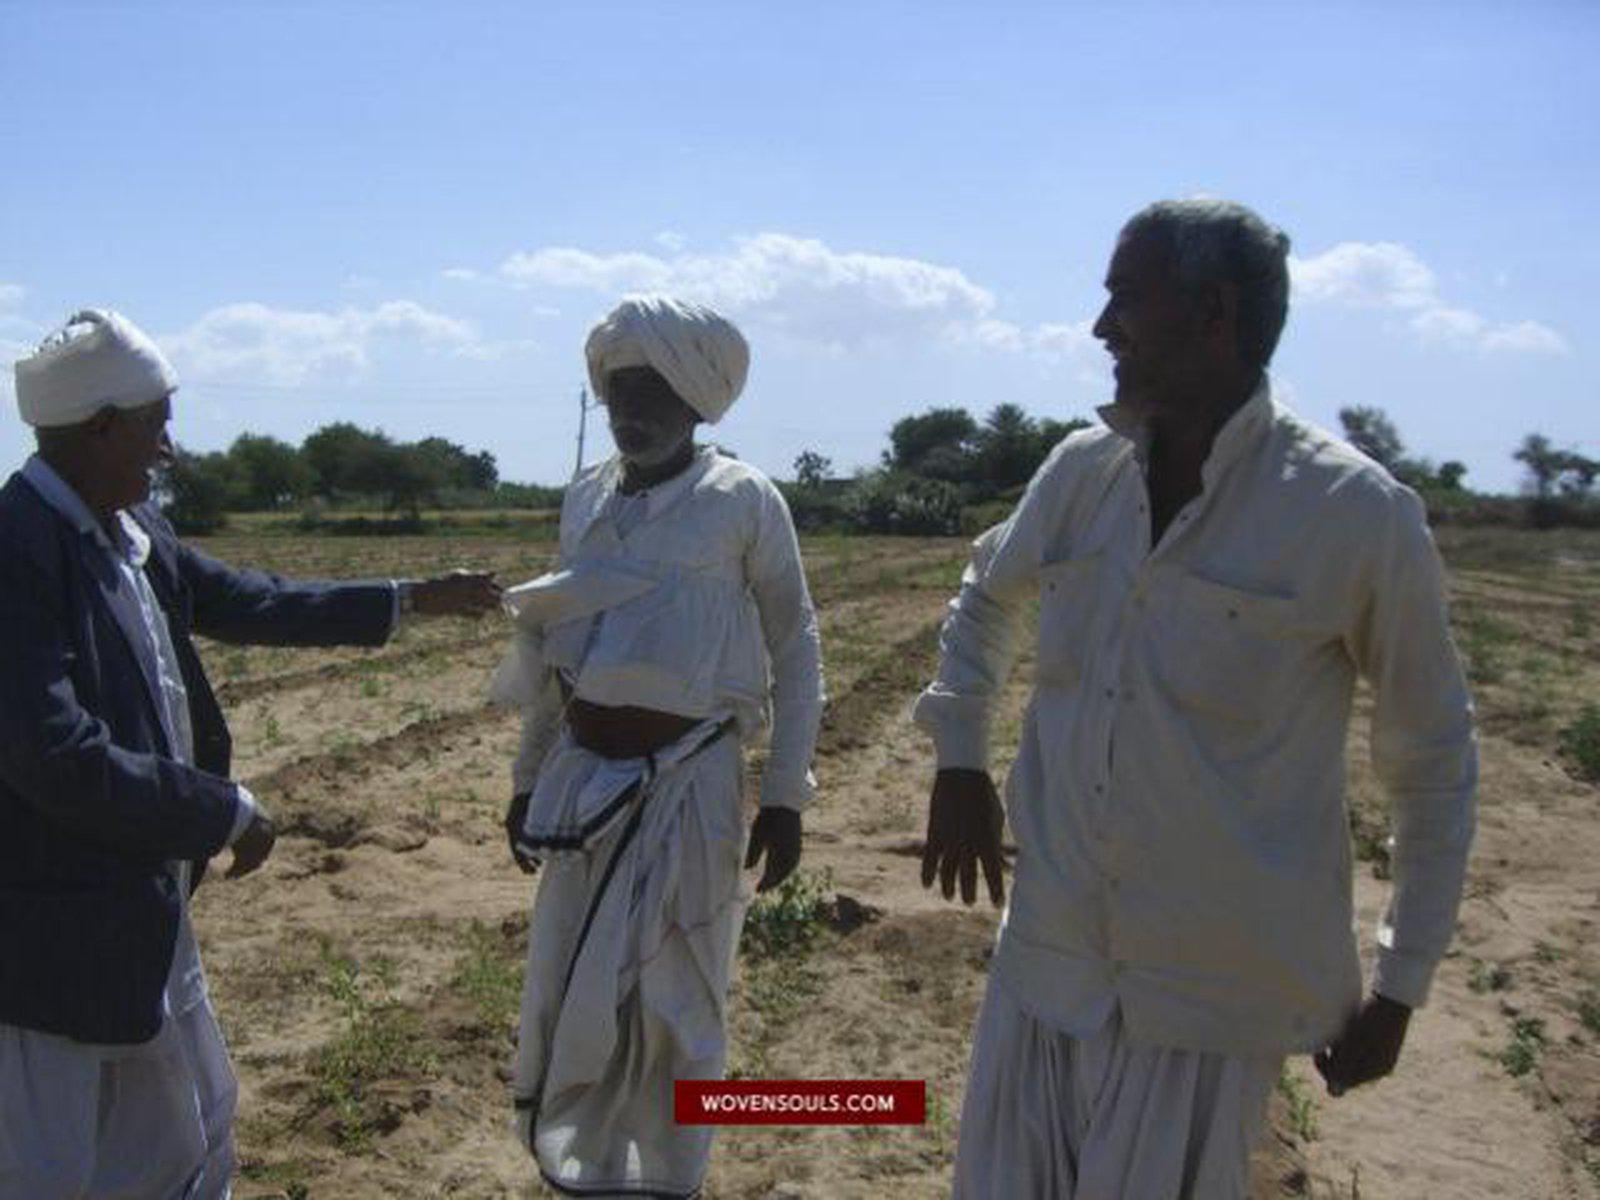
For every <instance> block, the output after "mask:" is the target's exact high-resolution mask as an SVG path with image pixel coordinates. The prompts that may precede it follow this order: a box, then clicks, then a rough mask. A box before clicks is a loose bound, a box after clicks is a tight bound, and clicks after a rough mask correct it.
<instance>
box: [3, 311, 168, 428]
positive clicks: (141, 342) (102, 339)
mask: <svg viewBox="0 0 1600 1200" xmlns="http://www.w3.org/2000/svg"><path fill="white" fill-rule="evenodd" d="M15 370H16V377H17V409H18V410H19V411H20V412H21V413H22V419H23V420H24V421H26V422H27V423H28V424H29V425H34V426H55V425H76V424H78V423H79V422H80V421H86V420H88V419H89V418H90V417H92V416H94V414H95V413H97V412H99V411H100V410H101V409H102V408H104V407H106V406H107V405H108V404H109V405H112V406H114V407H116V408H142V407H143V406H144V405H146V404H154V403H155V402H156V401H157V400H160V399H162V398H163V397H165V396H167V395H169V394H170V393H172V392H173V391H174V390H175V389H176V388H177V386H178V373H177V372H176V371H174V370H173V369H172V364H171V363H169V362H168V361H167V359H166V356H165V355H163V354H162V353H161V351H160V350H159V349H157V348H156V344H155V343H154V342H152V341H151V340H150V339H149V338H148V337H146V336H145V334H144V332H143V331H142V330H141V329H140V328H139V327H138V326H137V325H135V324H134V323H133V322H132V321H130V320H128V318H127V317H124V316H122V315H121V314H120V313H114V312H109V311H106V310H103V309H97V308H90V309H85V310H84V311H83V312H80V313H74V314H73V315H72V316H71V317H70V318H68V320H67V324H66V326H65V327H64V328H63V329H61V330H60V331H58V332H56V333H53V334H51V335H50V336H49V337H47V338H46V339H45V340H44V341H43V342H41V343H40V344H39V348H38V349H37V350H35V351H34V352H33V354H32V355H31V356H30V357H28V358H20V359H18V360H17V363H16V367H15Z"/></svg>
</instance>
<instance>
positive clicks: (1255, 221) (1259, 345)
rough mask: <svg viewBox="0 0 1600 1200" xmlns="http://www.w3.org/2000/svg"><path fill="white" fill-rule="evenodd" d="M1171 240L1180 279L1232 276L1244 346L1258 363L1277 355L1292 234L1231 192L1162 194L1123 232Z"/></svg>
mask: <svg viewBox="0 0 1600 1200" xmlns="http://www.w3.org/2000/svg"><path fill="white" fill-rule="evenodd" d="M1132 234H1141V235H1143V234H1153V235H1155V236H1156V237H1157V238H1159V239H1161V241H1162V242H1163V243H1164V245H1165V248H1166V251H1167V254H1168V256H1169V261H1170V262H1171V264H1172V271H1173V274H1174V275H1175V276H1176V278H1177V281H1178V284H1179V286H1180V287H1182V288H1184V289H1185V290H1186V291H1194V290H1197V289H1198V288H1200V287H1202V286H1204V285H1205V284H1213V283H1231V284H1233V285H1234V286H1236V287H1237V288H1238V289H1239V354H1240V357H1242V358H1243V359H1244V360H1245V361H1246V362H1248V363H1249V364H1250V365H1251V366H1254V367H1265V366H1266V365H1267V363H1268V362H1270V361H1271V360H1272V352H1273V350H1275V349H1276V348H1277V345H1278V337H1279V335H1280V334H1282V333H1283V323H1284V321H1285V320H1286V319H1287V318H1288V315H1289V235H1288V234H1286V233H1284V232H1283V230H1281V229H1279V228H1277V227H1276V226H1274V225H1271V224H1268V223H1267V222H1266V221H1265V220H1263V219H1262V218H1261V216H1260V215H1259V214H1257V213H1256V212H1255V211H1253V210H1252V209H1249V208H1246V207H1245V206H1244V205H1243V204H1237V203H1235V202H1234V201H1232V200H1214V199H1196V200H1158V201H1156V203H1154V204H1152V205H1150V206H1149V207H1147V208H1143V209H1141V210H1140V211H1138V212H1137V213H1135V214H1134V215H1133V216H1132V217H1131V218H1130V219H1129V221H1128V223H1127V224H1126V225H1124V226H1123V227H1122V236H1123V237H1128V236H1130V235H1132Z"/></svg>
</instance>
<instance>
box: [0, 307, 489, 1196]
mask: <svg viewBox="0 0 1600 1200" xmlns="http://www.w3.org/2000/svg"><path fill="white" fill-rule="evenodd" d="M15 371H16V391H17V405H18V408H19V409H20V411H21V414H22V418H23V420H24V421H26V422H27V423H28V424H29V425H31V426H33V428H34V431H35V436H36V439H37V442H38V447H39V449H38V453H37V454H35V455H33V456H32V457H31V458H29V459H28V461H27V463H26V464H25V465H24V466H23V468H22V469H21V470H20V471H18V472H17V473H16V474H14V475H13V476H12V477H11V479H10V480H9V481H8V482H7V483H6V485H5V487H4V488H3V489H0V638H3V639H4V643H5V669H4V671H3V672H0V1200H56V1198H57V1197H61V1198H65V1197H72V1198H73V1200H82V1198H96V1197H99V1198H110V1197H117V1198H119V1200H121V1198H134V1197H139V1198H143V1197H150V1198H151V1200H156V1198H161V1200H166V1198H168V1197H177V1196H182V1197H184V1198H185V1200H204V1198H211V1197H220V1196H226V1195H227V1194H228V1191H229V1186H230V1180H231V1177H232V1173H233V1165H234V1153H233V1133H232V1127H233V1111H234V1102H235V1098H236V1094H237V1088H236V1084H235V1081H234V1077H233V1072H232V1069H231V1067H230V1065H229V1062H228V1055H227V1050H226V1048H225V1046H224V1044H223V1040H222V1034H221V1032H220V1030H219V1029H218V1027H217V1022H216V1017H215V1015H214V1014H213V1013H212V1010H211V1004H210V1001H209V1000H208V998H207V995H206V982H205V975H204V973H203V971H202V970H201V966H200V954H199V949H198V947H197V945H196V943H195V936H194V930H193V927H192V926H191V924H190V918H189V897H190V894H191V893H192V891H193V889H194V887H195V886H196V885H197V884H198V883H199V880H200V877H201V875H202V874H203V873H204V871H205V869H206V864H207V861H208V860H209V859H210V858H212V857H213V856H214V855H217V854H219V853H221V851H222V850H223V849H224V848H225V847H232V849H233V861H232V866H231V868H230V870H229V871H228V876H229V877H230V878H232V877H236V876H239V875H243V874H247V873H248V872H250V871H254V870H255V869H257V868H258V867H260V866H261V864H262V863H263V862H264V861H265V860H266V858H267V856H268V855H269V854H270V853H271V851H272V847H273V843H274V841H275V839H276V830H275V828H274V825H273V822H272V818H271V817H270V816H269V815H268V814H267V811H266V809H265V807H264V806H263V805H262V803H261V802H260V801H259V800H258V799H256V798H255V797H254V796H252V795H251V794H250V793H249V792H248V791H247V790H246V789H245V788H243V787H241V786H239V785H238V784H237V783H234V782H233V781H232V780H230V779H229V777H228V770H229V758H230V741H229V737H228V729H227V725H226V724H225V722H224V721H223V716H222V710H221V708H220V707H219V706H218V704H217V700H216V697H215V695H214V694H213V693H212V690H211V686H210V684H209V683H208V682H207V680H206V675H205V671H204V669H203V667H202V665H201V662H200V657H199V655H198V653H197V652H196V650H195V645H194V641H193V637H192V635H193V634H195V633H201V634H205V635H206V636H208V637H213V638H218V639H221V640H224V641H231V642H267V643H272V644H279V645H290V644H293V645H331V644H337V643H353V644H366V645H377V644H380V643H382V642H383V641H385V640H386V639H387V638H388V637H389V635H390V633H391V632H392V631H393V629H394V626H395V623H396V621H397V620H398V619H399V615H400V614H401V613H402V612H405V611H409V610H413V609H414V610H415V611H416V612H418V613H427V614H442V613H477V612H483V611H486V610H487V609H489V608H491V607H493V605H494V604H495V602H496V599H497V595H498V591H497V589H496V588H495V587H494V585H493V583H492V582H491V581H490V580H489V579H488V578H487V577H486V576H479V575H465V574H457V575H452V576H447V577H444V578H441V579H434V580H428V581H417V582H410V581H406V582H401V583H395V582H393V581H389V580H382V581H373V582H369V583H294V582H290V581H288V580H285V579H280V578H278V577H276V576H271V575H265V574H262V573H260V572H256V571H241V570H236V569H234V568H232V567H229V566H227V565H225V564H223V563H220V562H217V561H216V560H215V559H212V558H208V557H207V556H206V555H204V554H202V553H200V552H199V551H197V550H195V549H193V548H192V547H189V546H186V545H185V544H184V543H183V542H181V541H179V540H178V538H177V536H176V535H175V534H174V533H173V530H172V527H171V526H170V525H168V523H167V522H166V520H165V519H164V518H163V517H162V515H161V513H160V511H159V510H158V509H157V508H156V507H155V506H154V505H152V504H150V503H149V495H150V480H151V474H152V472H153V471H154V470H155V469H156V468H157V467H158V466H159V465H160V464H161V463H162V461H163V460H164V459H165V458H166V457H167V455H168V453H169V451H170V449H171V444H170V442H169V441H168V438H167V422H168V420H169V419H170V417H171V415H172V394H173V392H174V390H175V389H176V388H177V386H178V377H177V373H176V372H175V371H174V370H173V368H172V365H171V364H170V363H168V362H167V360H166V358H165V357H164V356H163V355H162V353H161V351H160V350H159V349H158V348H157V347H156V345H155V343H154V342H152V341H151V340H150V339H149V338H148V337H146V336H145V335H144V334H143V333H141V332H140V331H139V329H138V328H137V327H136V326H134V325H133V324H132V323H131V322H130V321H128V320H127V319H126V318H124V317H121V316H118V315H117V314H116V313H111V312H100V311H88V312H82V313H79V314H77V315H76V316H74V317H73V318H72V319H71V320H70V321H69V322H68V324H67V326H66V328H64V329H63V330H61V331H60V332H59V333H57V334H56V335H54V336H52V337H51V338H49V339H47V340H46V341H45V342H44V343H43V344H42V345H41V346H40V347H39V349H38V350H37V352H36V353H34V354H33V355H31V356H29V357H28V358H25V359H23V360H21V361H20V362H18V363H17V364H16V367H15Z"/></svg>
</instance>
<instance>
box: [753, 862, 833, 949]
mask: <svg viewBox="0 0 1600 1200" xmlns="http://www.w3.org/2000/svg"><path fill="white" fill-rule="evenodd" d="M832 887H833V872H832V871H824V872H822V873H821V874H820V875H819V874H816V873H815V872H811V871H796V872H794V873H793V874H792V875H790V876H789V878H787V879H785V880H784V881H783V882H782V883H780V884H779V885H778V886H777V887H776V888H774V889H773V890H772V891H770V892H767V893H765V894H763V895H760V896H757V897H756V898H755V900H754V902H752V903H751V905H750V908H749V911H748V912H746V913H745V918H744V931H743V933H741V934H740V936H739V950H740V952H741V953H743V954H745V955H746V956H748V957H750V958H754V959H763V958H775V957H779V956H782V955H804V954H805V953H806V952H807V951H809V950H810V949H811V946H812V944H813V943H814V942H815V941H816V937H817V931H818V930H819V929H821V928H822V926H823V924H824V923H825V922H826V921H827V917H828V898H827V894H828V892H829V891H830V890H831V889H832Z"/></svg>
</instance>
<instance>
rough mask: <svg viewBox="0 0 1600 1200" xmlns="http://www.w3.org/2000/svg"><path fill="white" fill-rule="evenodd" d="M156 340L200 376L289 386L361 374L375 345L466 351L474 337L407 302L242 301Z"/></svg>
mask: <svg viewBox="0 0 1600 1200" xmlns="http://www.w3.org/2000/svg"><path fill="white" fill-rule="evenodd" d="M161 343H162V345H163V346H164V347H165V348H166V349H167V350H168V352H169V353H171V354H172V356H173V358H175V359H176V360H177V361H178V362H179V364H180V365H181V366H182V367H184V368H185V369H186V370H192V371H193V372H194V373H195V374H197V375H198V376H200V377H202V378H206V379H210V380H212V381H220V380H223V379H228V380H237V379H241V378H243V379H248V380H249V381H251V382H264V383H274V384H288V385H292V384H299V383H303V382H304V381H305V380H306V379H308V378H310V377H312V376H314V375H318V376H335V377H349V376H352V375H357V374H360V373H361V372H362V371H364V370H366V368H367V366H368V365H369V363H370V361H371V356H372V353H373V351H374V350H376V349H377V348H378V347H380V346H381V345H384V344H386V343H387V344H389V345H393V344H395V343H400V344H405V345H415V344H421V345H422V346H424V347H425V348H427V349H431V350H441V349H442V350H448V351H453V352H456V353H466V352H469V351H470V350H471V349H472V348H473V347H474V346H476V344H477V338H476V335H475V334H474V332H473V330H472V327H471V326H470V325H468V324H467V323H466V322H464V321H459V320H457V319H455V318H454V317H448V316H444V315H442V314H440V313H435V312H430V311H429V310H428V309H426V308H423V307H422V306H421V305H420V304H416V303H414V302H413V301H410V300H390V301H386V302H385V303H382V304H379V305H377V306H376V307H373V308H366V309H362V308H345V309H341V310H339V311H338V312H315V311H311V312H304V311H289V310H284V309H275V308H269V307H268V306H266V305H264V304H257V303H253V302H246V303H242V304H229V305H224V306H223V307H221V308H215V309H212V310H211V311H210V312H208V313H206V314H204V315H203V316H202V317H201V318H200V319H199V320H198V321H196V322H195V323H194V324H193V325H191V326H189V328H188V329H186V330H184V331H183V332H182V333H178V334H174V335H171V336H169V337H165V338H162V339H161Z"/></svg>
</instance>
